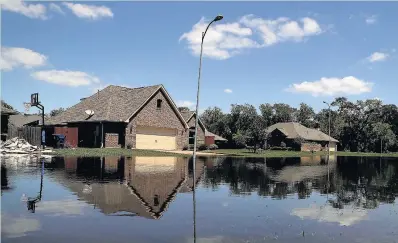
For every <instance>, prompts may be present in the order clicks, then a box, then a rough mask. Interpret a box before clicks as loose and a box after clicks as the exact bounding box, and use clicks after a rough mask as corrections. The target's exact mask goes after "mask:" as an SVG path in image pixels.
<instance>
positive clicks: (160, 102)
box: [156, 99, 162, 109]
mask: <svg viewBox="0 0 398 243" xmlns="http://www.w3.org/2000/svg"><path fill="white" fill-rule="evenodd" d="M156 107H157V108H158V109H160V108H162V100H161V99H158V100H157V102H156Z"/></svg>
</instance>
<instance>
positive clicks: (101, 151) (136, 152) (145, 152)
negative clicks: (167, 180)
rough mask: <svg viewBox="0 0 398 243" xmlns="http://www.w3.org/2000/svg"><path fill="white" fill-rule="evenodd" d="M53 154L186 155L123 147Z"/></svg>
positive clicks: (79, 149)
mask: <svg viewBox="0 0 398 243" xmlns="http://www.w3.org/2000/svg"><path fill="white" fill-rule="evenodd" d="M54 154H55V155H58V156H79V157H102V156H145V157H151V156H157V157H159V156H165V157H166V156H177V157H184V156H187V155H183V154H175V153H169V152H161V151H153V150H138V149H123V148H73V149H54Z"/></svg>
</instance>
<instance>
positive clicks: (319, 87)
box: [286, 76, 373, 97]
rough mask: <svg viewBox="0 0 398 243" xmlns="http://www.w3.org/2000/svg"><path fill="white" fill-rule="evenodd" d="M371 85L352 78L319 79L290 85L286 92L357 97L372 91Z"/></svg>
mask: <svg viewBox="0 0 398 243" xmlns="http://www.w3.org/2000/svg"><path fill="white" fill-rule="evenodd" d="M372 87H373V83H370V82H366V81H363V80H360V79H358V78H356V77H353V76H348V77H344V78H333V77H332V78H321V79H320V80H317V81H312V82H308V81H304V82H302V83H298V84H292V85H290V86H289V88H287V89H286V91H289V92H294V93H310V94H311V95H312V96H315V97H316V96H335V95H357V94H362V93H366V92H370V91H372Z"/></svg>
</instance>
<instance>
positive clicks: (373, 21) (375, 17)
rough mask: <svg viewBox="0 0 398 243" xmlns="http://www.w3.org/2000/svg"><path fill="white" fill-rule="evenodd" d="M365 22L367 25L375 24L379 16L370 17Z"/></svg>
mask: <svg viewBox="0 0 398 243" xmlns="http://www.w3.org/2000/svg"><path fill="white" fill-rule="evenodd" d="M365 22H366V23H367V24H375V23H376V22H377V16H376V15H372V16H368V17H367V18H366V19H365Z"/></svg>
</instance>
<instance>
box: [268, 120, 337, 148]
mask: <svg viewBox="0 0 398 243" xmlns="http://www.w3.org/2000/svg"><path fill="white" fill-rule="evenodd" d="M267 133H268V139H267V140H268V141H267V142H268V145H269V146H271V147H273V146H277V147H279V146H281V143H282V142H283V143H285V144H286V146H287V147H292V148H295V149H296V150H301V151H321V150H327V148H328V147H329V148H330V151H337V143H338V142H339V141H338V140H336V139H334V138H332V137H329V136H328V135H327V134H325V133H323V132H321V131H320V130H317V129H312V128H308V127H305V126H303V125H301V124H299V123H297V122H280V123H277V124H274V125H272V126H270V127H269V128H268V129H267ZM296 141H300V144H298V143H297V142H296ZM329 141H330V144H329ZM328 144H329V145H328Z"/></svg>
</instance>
